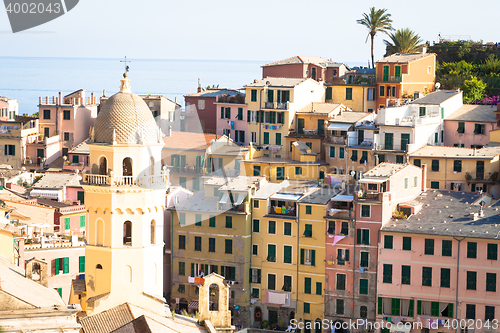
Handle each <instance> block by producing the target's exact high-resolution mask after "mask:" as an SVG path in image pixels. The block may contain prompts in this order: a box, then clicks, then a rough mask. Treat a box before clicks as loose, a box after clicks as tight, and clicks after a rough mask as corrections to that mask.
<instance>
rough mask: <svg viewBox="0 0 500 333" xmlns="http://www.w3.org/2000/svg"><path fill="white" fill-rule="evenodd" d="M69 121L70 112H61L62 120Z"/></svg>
mask: <svg viewBox="0 0 500 333" xmlns="http://www.w3.org/2000/svg"><path fill="white" fill-rule="evenodd" d="M70 119H71V111H70V110H64V111H63V120H70Z"/></svg>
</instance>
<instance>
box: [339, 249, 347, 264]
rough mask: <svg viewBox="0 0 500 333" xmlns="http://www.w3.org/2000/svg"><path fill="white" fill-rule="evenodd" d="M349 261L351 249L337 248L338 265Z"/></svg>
mask: <svg viewBox="0 0 500 333" xmlns="http://www.w3.org/2000/svg"><path fill="white" fill-rule="evenodd" d="M346 261H349V250H348V249H337V265H342V266H343V265H345V262H346Z"/></svg>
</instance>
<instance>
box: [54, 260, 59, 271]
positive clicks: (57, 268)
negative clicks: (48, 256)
mask: <svg viewBox="0 0 500 333" xmlns="http://www.w3.org/2000/svg"><path fill="white" fill-rule="evenodd" d="M54 264H55V267H56V268H55V272H54V273H55V275H59V258H57V259H56V260H54Z"/></svg>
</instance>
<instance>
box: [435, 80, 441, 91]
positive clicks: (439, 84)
mask: <svg viewBox="0 0 500 333" xmlns="http://www.w3.org/2000/svg"><path fill="white" fill-rule="evenodd" d="M434 87H435V88H436V90H439V87H441V83H439V82H436V84H435V85H434Z"/></svg>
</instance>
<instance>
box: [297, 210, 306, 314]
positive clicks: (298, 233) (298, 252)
mask: <svg viewBox="0 0 500 333" xmlns="http://www.w3.org/2000/svg"><path fill="white" fill-rule="evenodd" d="M296 204H297V209H296V211H297V277H296V278H295V280H296V288H295V315H297V312H298V308H299V265H300V247H299V237H300V232H299V230H300V228H299V226H300V223H299V221H300V219H299V216H300V214H299V207H300V206H299V204H298V203H296ZM304 255H305V254H304ZM295 319H297V318H295Z"/></svg>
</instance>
